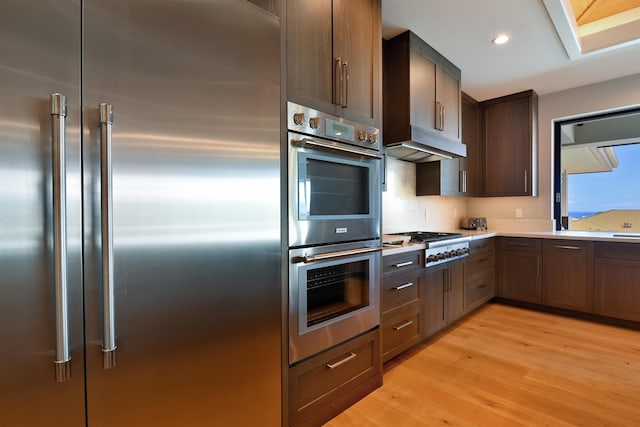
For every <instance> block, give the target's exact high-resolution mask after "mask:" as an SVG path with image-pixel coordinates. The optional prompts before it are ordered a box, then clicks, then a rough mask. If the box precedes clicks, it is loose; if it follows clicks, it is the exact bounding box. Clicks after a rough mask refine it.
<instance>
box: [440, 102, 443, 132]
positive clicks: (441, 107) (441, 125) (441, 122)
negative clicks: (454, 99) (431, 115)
mask: <svg viewBox="0 0 640 427" xmlns="http://www.w3.org/2000/svg"><path fill="white" fill-rule="evenodd" d="M440 130H441V131H443V130H444V104H440Z"/></svg>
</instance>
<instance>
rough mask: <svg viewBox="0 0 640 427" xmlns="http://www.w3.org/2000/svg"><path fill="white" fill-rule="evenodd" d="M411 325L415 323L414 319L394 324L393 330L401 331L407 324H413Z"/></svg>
mask: <svg viewBox="0 0 640 427" xmlns="http://www.w3.org/2000/svg"><path fill="white" fill-rule="evenodd" d="M411 325H413V320H407V321H406V322H404V323H403V324H402V325H398V326H394V327H393V330H394V331H400V330H402V329H404V328H406V327H407V326H411Z"/></svg>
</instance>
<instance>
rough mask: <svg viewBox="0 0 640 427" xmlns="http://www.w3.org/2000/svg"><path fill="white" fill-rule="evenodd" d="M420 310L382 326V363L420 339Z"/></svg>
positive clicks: (397, 317)
mask: <svg viewBox="0 0 640 427" xmlns="http://www.w3.org/2000/svg"><path fill="white" fill-rule="evenodd" d="M421 322H422V319H421V316H420V308H418V309H416V310H413V311H409V312H406V313H403V314H402V315H400V316H396V317H394V318H392V319H389V320H388V321H385V322H383V324H382V361H383V362H386V361H387V360H389V359H391V358H392V357H395V356H397V355H398V354H400V353H402V352H403V351H405V350H407V349H408V348H409V347H412V346H413V345H414V344H416V343H418V342H419V341H420V339H421V335H422V334H421V331H420V325H421Z"/></svg>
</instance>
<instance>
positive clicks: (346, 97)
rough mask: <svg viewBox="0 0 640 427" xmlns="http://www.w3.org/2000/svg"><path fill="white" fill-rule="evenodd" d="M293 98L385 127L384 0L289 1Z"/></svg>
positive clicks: (290, 95)
mask: <svg viewBox="0 0 640 427" xmlns="http://www.w3.org/2000/svg"><path fill="white" fill-rule="evenodd" d="M286 7H287V15H286V20H287V24H286V25H287V36H286V37H287V40H286V42H287V49H286V52H287V98H288V100H289V101H292V102H295V103H298V104H301V105H304V106H307V107H311V108H315V109H317V110H320V111H323V112H326V113H329V114H334V115H336V116H339V117H344V118H347V119H349V120H353V121H356V122H359V123H363V124H367V125H371V126H375V127H380V112H381V109H382V95H381V89H382V77H381V72H382V59H381V53H382V36H381V9H380V0H288V1H287V6H286Z"/></svg>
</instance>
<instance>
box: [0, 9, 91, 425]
mask: <svg viewBox="0 0 640 427" xmlns="http://www.w3.org/2000/svg"><path fill="white" fill-rule="evenodd" d="M80 20H81V9H80V4H79V2H77V1H65V0H61V1H56V2H50V1H44V0H33V1H29V2H22V1H18V0H10V1H3V2H2V3H1V4H0V342H1V343H2V351H1V352H0V366H1V367H2V368H1V372H0V425H2V426H6V427H14V426H39V425H50V426H71V427H73V426H84V425H85V411H84V361H83V348H84V340H83V322H82V263H81V262H82V240H81V226H82V223H81V193H80V184H79V183H80V178H81V174H80V108H79V103H80V66H79V64H80ZM56 92H59V93H61V94H64V95H65V96H66V104H67V115H66V119H65V118H62V120H63V123H64V124H66V126H64V125H63V126H62V128H61V129H60V130H64V128H65V127H66V132H65V135H62V136H63V137H64V136H66V138H63V139H65V140H66V150H63V151H61V152H60V154H61V156H62V157H61V160H64V163H65V165H64V167H63V169H62V170H60V171H55V172H56V173H57V176H56V177H55V178H54V167H53V161H54V151H55V150H54V149H53V146H52V144H53V142H56V141H57V138H54V136H53V133H54V131H55V130H56V129H55V128H54V126H53V118H52V114H51V100H50V96H51V94H53V93H56ZM57 123H59V122H57ZM56 146H57V147H59V145H58V144H56ZM57 163H58V164H60V162H57ZM64 178H66V185H64V188H63V187H61V185H62V184H60V183H64ZM54 183H55V185H56V188H57V190H56V191H57V192H58V194H59V197H56V198H55V199H56V200H58V201H59V202H61V203H60V204H59V206H61V208H60V209H62V208H64V207H66V215H62V216H61V217H60V218H59V219H58V221H57V224H58V226H60V225H61V221H62V220H64V225H66V230H65V228H64V225H63V226H62V228H59V230H60V234H59V235H58V238H54V232H55V229H56V228H57V226H55V225H54V195H53V191H54V189H53V187H54ZM64 190H66V191H64ZM65 193H66V194H65ZM56 203H57V202H56ZM59 212H61V210H60V211H59ZM61 213H62V212H61ZM63 240H66V244H64V245H63V243H64V242H63ZM62 247H64V249H66V252H65V253H66V262H63V261H64V259H63V257H62V258H61V257H60V256H61V255H60V253H61V248H62ZM56 257H58V259H59V262H58V267H55V266H54V259H55V258H56ZM56 272H58V273H60V274H62V275H63V276H64V279H65V281H64V282H65V285H66V286H65V288H66V293H65V294H66V298H65V299H64V302H66V308H65V307H62V304H58V308H63V309H64V313H62V312H60V310H58V311H56V296H57V295H59V294H56V291H55V288H56V279H55V276H56ZM58 283H59V284H60V283H61V281H58ZM60 296H61V295H60ZM59 302H60V301H59ZM57 315H58V316H59V317H58V318H59V319H60V321H61V322H62V324H60V323H58V322H56V319H57ZM56 325H58V326H64V328H65V329H67V333H63V331H61V330H60V328H56ZM58 338H59V339H58ZM61 347H67V348H68V354H67V356H70V357H71V360H70V362H69V364H68V366H70V368H71V369H70V374H71V375H70V377H69V378H64V377H62V378H59V380H60V382H57V381H56V376H55V372H56V367H55V365H54V360H55V358H56V355H57V354H64V353H67V352H66V351H65V350H66V349H64V348H61ZM65 358H66V357H65ZM59 366H66V364H59ZM65 379H66V381H63V380H65Z"/></svg>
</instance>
